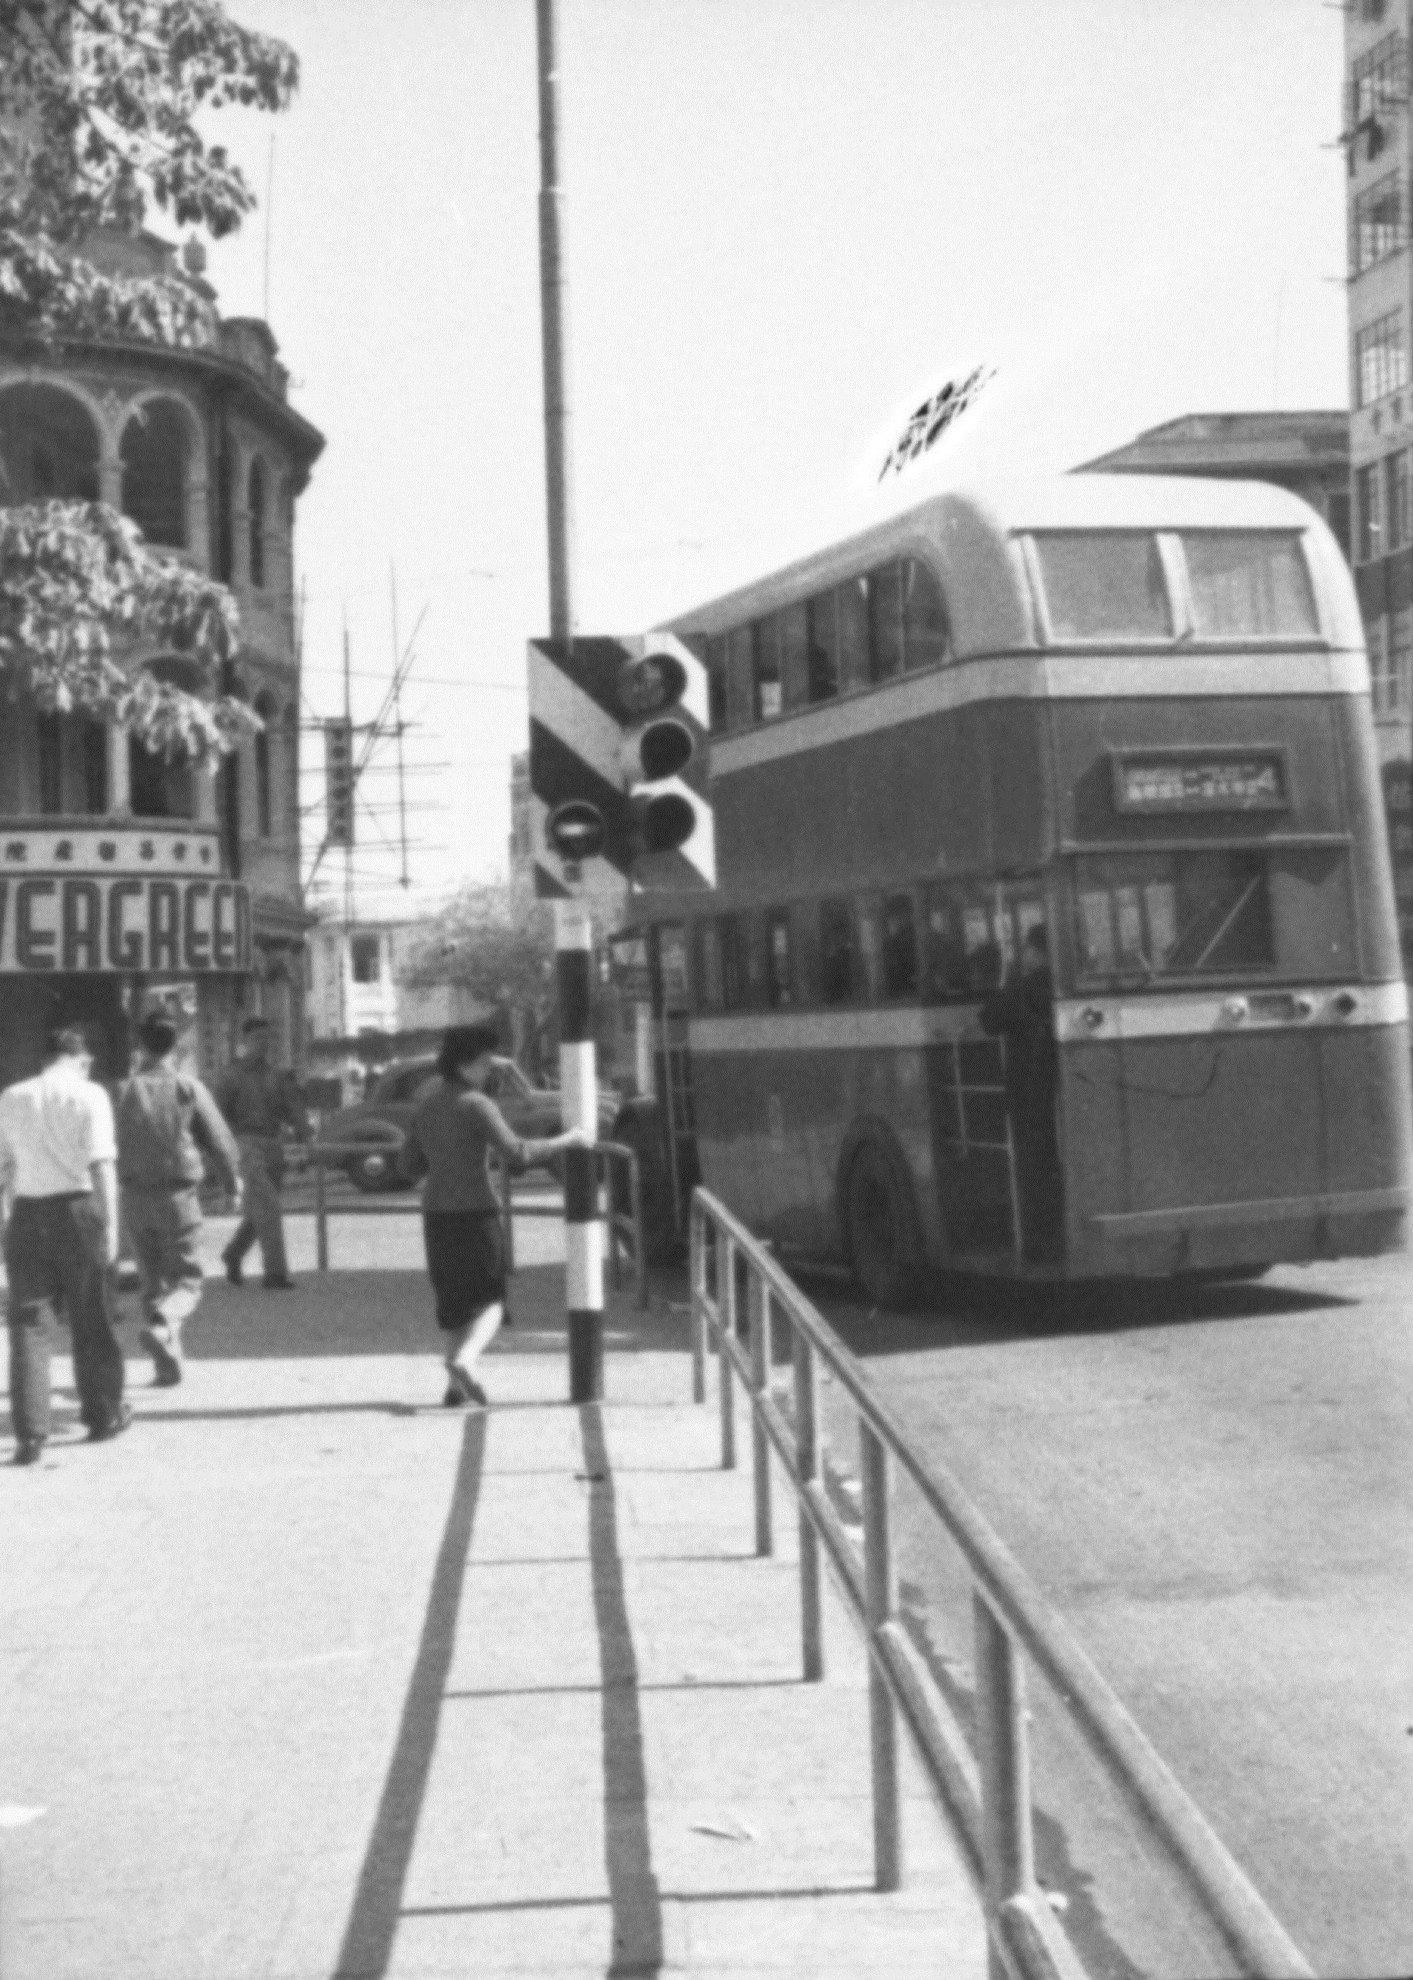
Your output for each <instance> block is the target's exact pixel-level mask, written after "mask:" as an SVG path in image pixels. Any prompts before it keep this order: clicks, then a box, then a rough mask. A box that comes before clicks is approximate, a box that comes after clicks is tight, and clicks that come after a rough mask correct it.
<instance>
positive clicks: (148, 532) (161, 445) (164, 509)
mask: <svg viewBox="0 0 1413 1980" xmlns="http://www.w3.org/2000/svg"><path fill="white" fill-rule="evenodd" d="M121 452H122V462H123V514H124V515H126V516H131V517H132V519H133V521H134V522H135V523H136V524H137V526H138V528H139V529H140V530H141V531H142V533H143V535H144V536H145V537H146V538H147V541H148V542H149V543H160V544H164V545H166V546H169V547H170V548H171V549H174V550H184V549H185V548H186V484H187V426H186V421H185V419H184V418H183V417H182V414H181V412H180V410H179V408H178V407H176V406H174V405H172V404H171V402H170V401H169V400H165V399H154V400H152V401H150V402H149V403H148V404H147V405H145V406H143V407H141V408H140V409H139V410H138V411H137V412H135V413H134V414H133V416H132V418H131V419H130V420H129V421H128V423H127V425H126V426H125V427H124V428H123V442H122V449H121Z"/></svg>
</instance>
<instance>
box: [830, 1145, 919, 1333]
mask: <svg viewBox="0 0 1413 1980" xmlns="http://www.w3.org/2000/svg"><path fill="white" fill-rule="evenodd" d="M844 1214H845V1220H846V1227H847V1235H848V1241H849V1262H850V1264H851V1265H852V1267H853V1272H854V1277H855V1278H856V1279H857V1280H858V1282H859V1285H860V1287H861V1288H862V1290H863V1292H864V1295H865V1297H866V1298H868V1299H870V1300H872V1301H873V1303H874V1305H875V1306H885V1307H889V1308H891V1309H892V1310H894V1311H898V1310H900V1309H902V1308H904V1307H907V1306H911V1305H913V1304H914V1303H915V1302H916V1300H917V1297H918V1294H919V1292H920V1290H921V1287H922V1260H921V1256H920V1246H919V1243H918V1237H917V1223H916V1218H915V1215H914V1212H913V1206H912V1203H911V1202H910V1200H909V1198H908V1194H907V1187H906V1184H905V1183H904V1182H903V1180H902V1178H901V1177H900V1176H899V1175H898V1172H897V1169H896V1167H895V1166H894V1164H893V1163H892V1162H890V1161H889V1159H888V1157H887V1155H886V1154H885V1153H884V1152H883V1150H882V1149H881V1148H877V1147H874V1146H873V1145H872V1144H871V1143H868V1142H865V1143H864V1145H863V1147H862V1148H860V1149H859V1151H858V1153H857V1154H856V1155H855V1157H854V1159H853V1161H852V1162H851V1163H850V1164H849V1179H848V1183H847V1185H846V1188H845V1192H844Z"/></svg>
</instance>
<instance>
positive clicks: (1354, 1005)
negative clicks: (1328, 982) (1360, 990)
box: [1331, 990, 1359, 1017]
mask: <svg viewBox="0 0 1413 1980" xmlns="http://www.w3.org/2000/svg"><path fill="white" fill-rule="evenodd" d="M1331 1008H1332V1009H1333V1011H1334V1013H1335V1016H1336V1017H1353V1015H1354V1013H1355V1012H1356V1011H1357V1010H1358V1008H1359V999H1358V998H1357V997H1356V996H1355V995H1354V992H1353V991H1352V990H1341V991H1340V993H1339V995H1338V996H1337V997H1336V998H1335V999H1334V1001H1333V1004H1332V1006H1331Z"/></svg>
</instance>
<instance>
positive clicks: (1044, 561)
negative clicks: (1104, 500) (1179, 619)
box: [1034, 529, 1173, 639]
mask: <svg viewBox="0 0 1413 1980" xmlns="http://www.w3.org/2000/svg"><path fill="white" fill-rule="evenodd" d="M1034 543H1035V549H1036V554H1037V556H1038V557H1039V559H1040V573H1041V578H1042V580H1043V583H1044V586H1045V604H1046V608H1047V610H1048V612H1049V618H1050V632H1051V636H1052V637H1053V638H1055V639H1171V638H1172V636H1173V618H1172V610H1171V607H1170V606H1169V603H1168V588H1167V583H1166V580H1165V578H1164V575H1163V562H1162V558H1161V557H1160V556H1159V554H1158V539H1157V538H1156V537H1155V536H1153V535H1151V534H1146V533H1144V532H1143V531H1139V530H1118V529H1104V530H1074V531H1066V532H1065V533H1064V534H1063V535H1062V534H1060V533H1059V532H1058V531H1055V532H1046V533H1044V534H1037V535H1036V536H1035V538H1034Z"/></svg>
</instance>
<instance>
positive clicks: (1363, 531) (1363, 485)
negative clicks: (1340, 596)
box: [1354, 461, 1384, 564]
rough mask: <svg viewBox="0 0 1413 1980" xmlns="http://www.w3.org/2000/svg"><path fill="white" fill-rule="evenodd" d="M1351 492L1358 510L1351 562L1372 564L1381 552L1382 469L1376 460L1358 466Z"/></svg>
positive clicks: (1382, 523) (1382, 529)
mask: <svg viewBox="0 0 1413 1980" xmlns="http://www.w3.org/2000/svg"><path fill="white" fill-rule="evenodd" d="M1354 495H1355V500H1356V502H1357V504H1358V509H1359V539H1358V542H1357V544H1356V545H1355V562H1356V563H1359V564H1369V563H1372V562H1373V560H1374V558H1375V557H1381V556H1382V555H1383V542H1384V518H1383V469H1382V466H1381V464H1380V463H1379V462H1378V461H1374V462H1372V463H1371V465H1370V466H1368V467H1363V468H1359V469H1358V470H1357V472H1356V473H1355V476H1354Z"/></svg>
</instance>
